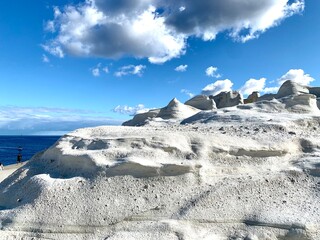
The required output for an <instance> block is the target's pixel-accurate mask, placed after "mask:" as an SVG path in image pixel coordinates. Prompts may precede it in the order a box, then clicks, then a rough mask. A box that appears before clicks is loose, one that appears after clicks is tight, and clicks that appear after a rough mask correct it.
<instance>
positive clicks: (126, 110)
mask: <svg viewBox="0 0 320 240" xmlns="http://www.w3.org/2000/svg"><path fill="white" fill-rule="evenodd" d="M149 110H150V109H148V108H145V106H144V105H143V104H138V105H137V106H135V107H129V106H127V105H124V106H121V105H118V106H117V107H115V108H114V109H113V112H116V113H120V114H125V115H130V116H133V115H136V114H138V113H144V112H147V111H149Z"/></svg>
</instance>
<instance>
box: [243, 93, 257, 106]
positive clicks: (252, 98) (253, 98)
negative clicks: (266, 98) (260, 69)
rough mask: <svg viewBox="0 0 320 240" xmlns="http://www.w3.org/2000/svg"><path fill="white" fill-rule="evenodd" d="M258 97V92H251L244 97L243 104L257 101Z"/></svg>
mask: <svg viewBox="0 0 320 240" xmlns="http://www.w3.org/2000/svg"><path fill="white" fill-rule="evenodd" d="M259 97H260V94H259V92H252V93H251V94H250V95H249V96H248V98H247V99H244V104H248V103H254V102H257V101H258V99H259Z"/></svg>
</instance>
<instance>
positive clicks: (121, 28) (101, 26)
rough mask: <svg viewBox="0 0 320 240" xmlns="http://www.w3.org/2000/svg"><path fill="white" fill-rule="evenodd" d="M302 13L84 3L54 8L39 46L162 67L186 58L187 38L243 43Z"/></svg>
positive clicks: (201, 4)
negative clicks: (141, 60) (46, 35)
mask: <svg viewBox="0 0 320 240" xmlns="http://www.w3.org/2000/svg"><path fill="white" fill-rule="evenodd" d="M303 9H304V0H294V1H292V0H260V1H257V0H246V1H235V0H224V1H221V0H211V1H208V0H197V1H194V0H176V1H164V0H121V1H114V0H83V2H82V3H80V4H77V5H72V4H70V5H67V6H65V7H64V8H63V9H58V8H55V9H54V18H53V19H52V20H49V21H48V22H47V25H46V27H45V29H46V30H47V31H48V32H51V33H52V34H53V35H52V37H51V39H50V40H48V41H47V43H46V44H45V45H44V46H43V47H44V49H45V50H46V51H48V52H50V53H51V54H53V55H56V56H59V57H63V56H64V54H65V52H67V53H69V54H72V55H76V56H99V57H106V58H119V57H122V56H134V57H136V58H145V57H146V58H148V59H149V61H150V62H152V63H163V62H166V61H168V60H170V59H172V58H176V57H179V56H180V55H182V54H184V53H185V51H186V46H187V45H186V42H187V39H188V38H189V37H191V36H196V37H200V38H202V39H203V40H205V41H208V40H213V39H215V37H216V35H217V34H218V33H220V32H227V33H229V35H230V36H231V37H232V38H234V39H235V40H239V41H243V42H245V41H247V40H249V39H253V38H256V37H257V36H259V34H261V33H263V32H265V31H266V30H267V29H269V28H271V27H273V26H276V25H277V24H279V23H280V21H281V20H283V19H285V18H287V17H290V16H292V15H293V14H296V13H300V12H302V11H303Z"/></svg>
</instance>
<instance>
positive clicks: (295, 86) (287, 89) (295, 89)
mask: <svg viewBox="0 0 320 240" xmlns="http://www.w3.org/2000/svg"><path fill="white" fill-rule="evenodd" d="M308 93H309V89H308V87H306V86H303V85H301V84H299V83H296V82H294V81H291V80H288V81H285V82H284V83H283V84H282V85H281V87H280V89H279V91H278V93H277V95H276V98H282V97H287V96H290V95H299V94H308Z"/></svg>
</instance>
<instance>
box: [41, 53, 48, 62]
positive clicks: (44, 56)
mask: <svg viewBox="0 0 320 240" xmlns="http://www.w3.org/2000/svg"><path fill="white" fill-rule="evenodd" d="M42 62H44V63H49V62H50V59H49V58H48V57H47V55H45V54H43V55H42Z"/></svg>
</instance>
